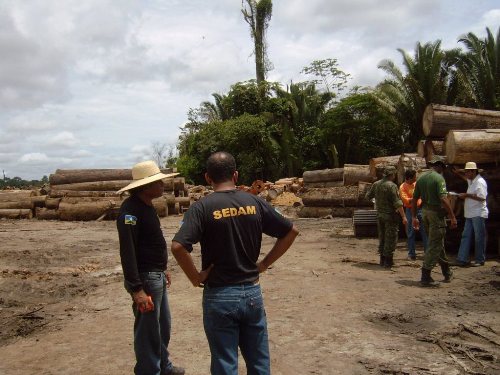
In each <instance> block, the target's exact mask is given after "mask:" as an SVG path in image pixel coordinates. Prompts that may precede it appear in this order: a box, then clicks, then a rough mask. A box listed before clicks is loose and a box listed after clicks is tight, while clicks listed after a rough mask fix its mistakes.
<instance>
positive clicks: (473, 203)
mask: <svg viewBox="0 0 500 375" xmlns="http://www.w3.org/2000/svg"><path fill="white" fill-rule="evenodd" d="M479 172H482V171H481V170H478V169H477V165H476V163H474V162H468V163H466V164H465V169H463V173H464V175H461V174H460V176H461V177H462V178H465V179H467V185H468V186H469V187H468V188H467V193H460V194H459V197H460V198H461V199H464V200H465V201H464V217H465V226H464V231H463V232H462V240H461V242H460V248H459V250H458V256H457V265H459V266H462V267H465V266H467V265H468V264H469V250H470V245H471V242H472V236H474V244H475V262H474V263H472V264H471V266H473V267H479V266H484V261H485V259H486V257H485V256H486V235H487V232H486V219H487V218H488V208H487V207H486V196H487V195H488V187H487V185H486V181H485V180H484V178H482V177H481V175H480V174H479Z"/></svg>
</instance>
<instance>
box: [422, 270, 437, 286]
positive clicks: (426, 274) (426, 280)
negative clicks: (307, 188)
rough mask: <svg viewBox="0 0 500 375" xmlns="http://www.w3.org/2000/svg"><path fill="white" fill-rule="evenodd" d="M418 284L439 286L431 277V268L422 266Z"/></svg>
mask: <svg viewBox="0 0 500 375" xmlns="http://www.w3.org/2000/svg"><path fill="white" fill-rule="evenodd" d="M420 285H422V286H426V287H428V286H430V287H436V286H439V283H438V282H436V281H434V279H433V278H432V277H431V270H428V269H425V268H423V267H422V278H421V279H420Z"/></svg>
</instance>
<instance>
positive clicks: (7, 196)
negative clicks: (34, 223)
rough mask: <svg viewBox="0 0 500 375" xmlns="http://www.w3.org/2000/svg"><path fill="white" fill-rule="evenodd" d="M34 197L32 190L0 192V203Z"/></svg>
mask: <svg viewBox="0 0 500 375" xmlns="http://www.w3.org/2000/svg"><path fill="white" fill-rule="evenodd" d="M32 196H34V193H33V191H32V190H2V191H0V202H17V201H18V200H20V199H25V198H29V197H32Z"/></svg>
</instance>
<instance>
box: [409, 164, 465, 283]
mask: <svg viewBox="0 0 500 375" xmlns="http://www.w3.org/2000/svg"><path fill="white" fill-rule="evenodd" d="M428 164H429V168H430V171H428V172H425V173H423V174H422V175H421V176H420V177H419V179H418V180H417V183H416V186H415V191H414V192H413V201H412V208H411V211H412V223H413V228H415V229H416V230H418V227H419V221H418V219H417V201H418V199H419V198H420V199H422V217H423V222H424V226H425V231H426V233H427V236H428V243H427V251H426V253H425V255H424V262H423V265H422V278H421V280H420V284H421V285H422V286H438V285H439V284H438V283H436V282H435V281H434V280H433V279H432V277H431V272H432V269H433V268H434V267H435V266H436V263H437V262H439V265H440V266H441V271H442V273H443V276H444V282H450V280H451V278H452V272H451V269H450V265H449V262H448V258H447V257H446V252H445V248H444V237H445V234H446V220H445V216H446V214H448V218H449V219H450V221H451V223H450V228H452V229H453V228H456V227H457V219H456V218H455V215H454V214H453V210H452V209H451V206H450V202H449V201H448V197H447V195H448V192H447V190H446V182H445V180H444V178H443V176H442V174H443V171H444V169H445V168H446V165H445V163H444V159H443V158H441V157H440V156H437V155H435V156H433V157H432V158H431V160H429V162H428Z"/></svg>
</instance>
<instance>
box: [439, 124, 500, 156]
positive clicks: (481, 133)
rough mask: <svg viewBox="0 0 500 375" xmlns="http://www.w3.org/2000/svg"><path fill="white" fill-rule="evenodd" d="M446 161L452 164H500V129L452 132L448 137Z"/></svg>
mask: <svg viewBox="0 0 500 375" xmlns="http://www.w3.org/2000/svg"><path fill="white" fill-rule="evenodd" d="M445 150H446V160H447V161H448V163H450V164H464V163H466V162H468V161H474V162H476V163H498V162H499V161H500V129H491V130H451V131H450V132H449V133H448V135H447V136H446V144H445Z"/></svg>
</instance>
